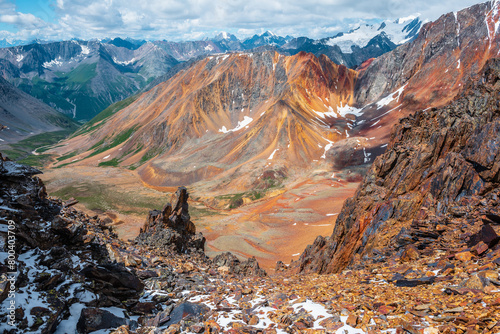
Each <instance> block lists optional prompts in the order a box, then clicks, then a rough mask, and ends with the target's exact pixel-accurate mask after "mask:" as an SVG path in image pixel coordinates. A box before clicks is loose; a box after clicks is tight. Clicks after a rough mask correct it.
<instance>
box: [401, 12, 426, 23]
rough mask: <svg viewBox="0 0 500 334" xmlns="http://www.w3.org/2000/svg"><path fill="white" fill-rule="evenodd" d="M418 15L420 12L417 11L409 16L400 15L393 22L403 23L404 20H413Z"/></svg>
mask: <svg viewBox="0 0 500 334" xmlns="http://www.w3.org/2000/svg"><path fill="white" fill-rule="evenodd" d="M418 17H420V13H417V14H415V15H409V16H406V17H400V18H399V19H397V20H396V21H395V23H396V24H403V23H406V22H411V21H413V20H415V19H416V18H418Z"/></svg>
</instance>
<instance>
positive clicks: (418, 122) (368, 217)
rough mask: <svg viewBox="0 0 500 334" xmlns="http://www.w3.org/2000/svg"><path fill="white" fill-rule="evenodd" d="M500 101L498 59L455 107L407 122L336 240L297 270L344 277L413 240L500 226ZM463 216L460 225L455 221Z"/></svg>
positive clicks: (345, 212)
mask: <svg viewBox="0 0 500 334" xmlns="http://www.w3.org/2000/svg"><path fill="white" fill-rule="evenodd" d="M499 96H500V59H494V60H491V61H489V62H487V64H486V65H485V67H484V71H483V72H482V74H481V76H480V77H479V78H478V83H477V84H475V83H473V81H469V83H468V84H467V85H466V87H464V88H463V91H462V93H461V94H460V96H459V97H457V98H456V99H455V100H454V101H453V102H452V103H451V104H449V105H447V106H445V107H442V108H432V109H430V110H423V111H418V112H417V113H415V115H413V116H410V117H408V118H404V119H402V120H401V121H400V122H399V124H398V125H397V126H396V128H395V129H394V130H393V131H392V134H391V140H390V142H389V146H388V147H387V151H386V152H385V153H384V154H383V155H381V156H379V157H378V158H377V159H376V160H375V162H374V163H373V165H372V167H371V169H370V171H369V173H368V175H367V176H366V177H365V179H364V181H363V183H362V185H361V186H360V188H359V189H358V190H357V192H356V195H355V197H354V198H351V199H348V200H347V201H346V202H345V204H344V207H343V209H342V211H341V213H340V214H339V217H338V219H337V222H336V226H335V229H334V231H333V234H332V235H331V237H330V238H326V239H325V238H323V237H318V238H317V239H316V241H315V242H314V244H313V245H312V246H308V248H307V249H306V250H305V252H304V253H303V254H302V255H301V258H300V261H299V263H298V266H299V269H300V270H302V271H315V272H319V273H331V272H340V271H342V270H343V269H344V268H345V267H346V266H347V265H349V264H353V263H357V260H359V259H360V258H362V257H365V258H366V257H371V256H373V254H378V255H380V254H382V255H386V256H390V254H392V253H394V252H397V251H400V250H402V249H403V247H404V246H406V245H408V244H409V243H411V244H414V245H415V246H417V247H418V248H419V249H420V250H424V251H425V250H426V249H427V250H430V251H432V250H433V249H435V248H439V247H446V238H447V237H448V235H447V232H448V230H451V231H450V233H452V232H453V233H456V232H455V231H456V230H457V228H459V229H460V230H459V231H462V233H465V232H469V234H468V235H466V234H464V235H463V237H462V239H463V238H467V237H468V236H470V235H471V234H472V233H474V230H475V229H478V227H477V226H476V223H477V222H480V221H481V218H483V219H482V220H483V222H484V224H486V225H487V224H498V222H499V216H498V214H499V213H500V212H498V208H496V203H497V196H498V191H499V189H500V178H499V175H500V173H499V171H500V146H499V144H498V143H499V142H500V99H499ZM473 208H476V209H475V210H473ZM485 214H486V216H483V215H485ZM457 217H461V218H462V220H461V223H460V225H459V226H460V227H457V226H456V225H455V224H454V222H453V220H456V219H457ZM447 225H450V226H449V227H447ZM480 228H481V227H479V229H480ZM484 228H486V229H488V227H484ZM490 229H491V228H490ZM443 232H444V233H443ZM485 233H486V232H485ZM476 243H477V242H476ZM474 244H475V243H474V241H472V240H471V241H470V244H469V246H471V245H474Z"/></svg>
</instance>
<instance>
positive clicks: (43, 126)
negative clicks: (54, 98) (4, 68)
mask: <svg viewBox="0 0 500 334" xmlns="http://www.w3.org/2000/svg"><path fill="white" fill-rule="evenodd" d="M76 127H77V125H76V124H75V123H74V122H73V121H72V120H71V119H69V118H67V117H66V116H63V115H61V114H60V113H58V112H57V111H55V110H54V109H52V108H50V107H49V106H48V105H46V104H44V103H42V102H40V101H39V100H37V99H35V98H34V97H32V96H30V95H28V94H26V93H24V92H22V91H21V90H19V89H17V88H16V87H14V86H12V85H11V84H10V83H8V82H7V81H5V80H4V79H3V78H1V77H0V147H4V148H5V145H6V144H12V143H16V142H18V141H20V140H22V139H24V138H26V137H30V136H33V135H36V134H39V133H43V132H54V131H61V130H72V129H73V130H74V129H76Z"/></svg>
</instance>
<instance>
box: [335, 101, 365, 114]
mask: <svg viewBox="0 0 500 334" xmlns="http://www.w3.org/2000/svg"><path fill="white" fill-rule="evenodd" d="M362 110H363V109H359V108H355V107H351V106H349V104H347V103H346V105H345V106H343V105H342V103H341V104H340V107H338V108H337V113H339V114H340V116H342V117H345V116H346V115H347V114H352V115H354V116H356V117H359V116H361V115H362V114H363V113H362Z"/></svg>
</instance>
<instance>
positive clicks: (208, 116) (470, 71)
mask: <svg viewBox="0 0 500 334" xmlns="http://www.w3.org/2000/svg"><path fill="white" fill-rule="evenodd" d="M499 6H500V2H493V3H492V2H488V3H485V4H480V5H476V6H473V7H471V8H468V9H464V10H462V11H461V12H459V13H456V14H453V13H450V14H447V15H443V16H442V17H441V18H440V19H439V20H437V21H436V22H431V23H427V24H426V25H424V27H423V28H422V33H420V34H419V36H418V38H417V39H415V40H414V41H413V42H411V43H408V44H404V45H402V46H400V47H399V48H397V49H396V50H394V51H392V52H390V53H388V54H386V55H383V56H381V57H380V58H378V59H376V60H373V61H371V62H368V63H367V64H364V66H363V67H362V68H361V69H360V70H359V72H356V71H353V70H348V69H347V68H346V67H344V66H339V65H335V64H334V63H333V62H331V61H330V60H329V59H328V58H327V57H325V56H321V57H320V58H319V59H318V58H316V57H315V56H314V55H312V54H306V53H299V54H297V55H295V56H290V57H285V56H282V55H279V54H278V53H273V52H263V53H240V54H226V55H218V56H210V57H208V58H206V59H203V60H200V61H198V62H194V63H193V64H192V65H191V66H189V67H187V68H185V69H184V70H181V72H180V73H178V74H177V75H176V76H174V77H173V78H171V79H170V80H168V81H166V82H164V83H162V84H160V85H158V86H156V87H154V88H153V89H152V90H151V91H149V92H148V93H146V94H144V95H143V96H141V97H140V98H139V99H138V100H137V101H136V102H135V103H134V104H132V105H131V106H129V107H128V108H126V109H124V110H122V111H120V112H119V113H116V114H115V115H113V116H111V117H109V118H107V119H106V121H105V122H100V123H98V124H89V125H87V126H86V127H85V128H84V129H82V131H81V132H80V133H79V136H76V137H74V138H73V139H72V140H71V142H69V145H68V146H66V147H63V148H60V149H58V150H57V153H59V154H61V155H68V154H70V153H71V151H72V150H75V149H76V153H78V154H76V153H71V157H72V161H62V163H64V164H67V163H72V164H77V165H78V164H91V165H99V164H101V165H113V166H117V165H120V166H124V167H125V166H127V167H128V168H132V169H136V168H137V170H138V172H139V174H140V175H141V177H142V179H143V180H145V181H146V182H147V183H148V184H152V185H156V186H174V185H180V184H192V183H194V182H197V181H200V180H215V178H216V177H217V178H219V179H218V184H219V185H221V187H224V186H229V187H228V188H231V189H233V190H238V191H240V190H246V189H252V188H255V187H257V188H258V184H259V182H261V181H258V180H259V178H260V177H261V174H262V175H265V174H263V173H264V172H265V171H266V170H267V169H269V170H272V174H273V175H275V174H278V175H281V178H286V177H289V176H292V175H298V174H299V173H297V172H298V171H300V170H301V169H303V168H306V167H307V168H309V169H311V166H312V165H314V166H320V165H321V164H322V163H323V162H326V163H327V164H332V167H333V169H334V170H336V169H342V168H344V167H346V166H353V165H361V164H366V163H369V162H371V161H372V159H373V158H374V156H375V155H378V154H380V153H382V151H383V149H384V148H385V146H386V144H387V142H388V140H389V138H388V136H389V133H390V132H389V131H387V129H388V128H390V127H391V126H392V125H394V124H395V123H397V121H398V119H399V118H401V117H404V116H407V115H409V114H410V113H413V112H415V111H417V110H419V109H428V108H432V107H439V106H443V105H445V104H446V103H448V102H449V101H450V100H452V99H453V97H454V96H455V95H456V94H457V92H458V91H459V90H460V89H461V88H462V87H463V84H464V83H465V82H467V81H468V80H471V79H476V78H477V77H478V73H479V71H480V69H481V68H480V67H479V65H481V64H484V63H485V62H486V61H487V60H488V59H490V58H493V57H495V55H496V54H497V53H498V51H499V45H500V43H498V37H497V34H496V33H494V31H496V30H494V28H498V21H499V17H498V16H499V14H498V8H499ZM422 50H423V52H422ZM448 55H451V56H448ZM352 106H356V107H357V108H355V107H352ZM107 116H109V115H107ZM99 119H102V117H101V118H99ZM75 154H76V156H77V159H76V160H75V158H74V157H75ZM63 160H64V159H63ZM79 160H81V161H79ZM324 167H325V166H324V165H322V166H321V167H318V168H324ZM249 175H250V177H249ZM273 177H274V176H273ZM291 179H293V178H291ZM223 180H225V181H224V182H228V183H229V184H226V183H224V182H223Z"/></svg>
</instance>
